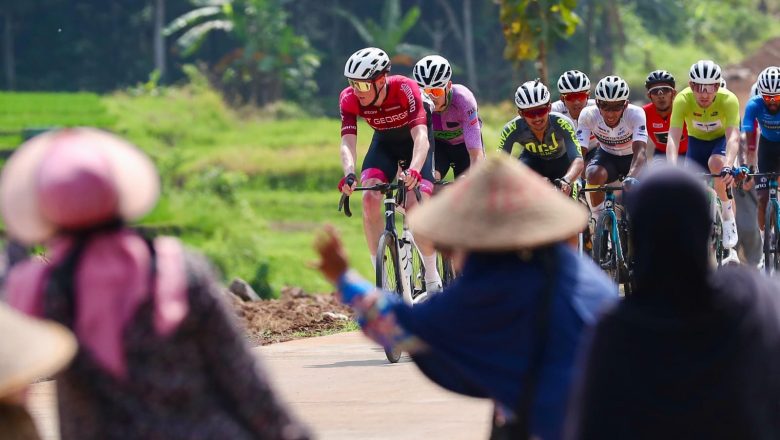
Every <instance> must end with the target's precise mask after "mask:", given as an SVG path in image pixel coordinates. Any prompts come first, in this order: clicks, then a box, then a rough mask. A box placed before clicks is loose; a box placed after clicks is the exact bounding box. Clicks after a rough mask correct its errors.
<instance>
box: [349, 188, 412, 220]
mask: <svg viewBox="0 0 780 440" xmlns="http://www.w3.org/2000/svg"><path fill="white" fill-rule="evenodd" d="M400 188H404V184H403V182H396V183H378V184H376V185H374V186H358V187H356V188H355V191H381V192H382V193H386V192H387V191H390V190H396V189H400ZM413 191H414V197H415V198H416V199H417V201H418V202H421V201H422V194H421V193H420V187H414V189H413ZM342 209H343V210H344V215H346V216H347V217H352V210H351V209H350V207H349V196H348V195H346V194H344V193H341V198H340V199H339V212H340V211H341V210H342Z"/></svg>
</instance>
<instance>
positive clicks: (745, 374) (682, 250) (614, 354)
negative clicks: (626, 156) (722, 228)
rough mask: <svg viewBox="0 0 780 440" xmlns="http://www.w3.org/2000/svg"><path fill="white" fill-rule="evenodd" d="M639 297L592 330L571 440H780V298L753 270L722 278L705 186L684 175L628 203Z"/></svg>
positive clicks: (660, 180) (730, 270) (655, 178)
mask: <svg viewBox="0 0 780 440" xmlns="http://www.w3.org/2000/svg"><path fill="white" fill-rule="evenodd" d="M626 204H627V209H628V213H629V215H630V217H629V218H630V221H631V228H632V236H633V243H634V252H635V263H636V265H635V275H636V277H637V278H636V283H637V289H636V292H635V293H634V294H633V295H631V296H629V297H627V298H626V299H625V300H624V301H623V302H621V303H620V304H619V305H618V306H617V307H616V308H615V309H613V310H612V311H610V312H609V313H608V314H607V315H606V316H605V317H604V318H603V319H601V320H600V321H599V323H598V324H597V326H596V330H595V334H594V337H593V340H592V345H591V347H590V350H589V353H588V357H587V363H586V367H585V372H584V378H583V383H582V386H581V387H580V389H579V390H578V392H577V393H576V394H577V397H576V398H575V399H574V401H575V403H574V414H573V417H572V420H571V423H572V426H571V427H572V436H571V437H572V438H574V439H661V438H675V439H776V438H780V417H778V414H780V375H778V374H777V371H778V370H780V298H779V297H778V286H777V285H776V284H774V283H773V282H770V280H769V279H767V278H764V277H763V276H762V275H761V274H759V273H757V272H756V271H755V270H751V269H748V268H746V267H744V266H743V267H726V268H723V269H721V270H719V271H717V272H715V271H714V268H713V267H712V265H711V263H710V261H711V260H710V259H709V256H708V253H709V236H710V227H711V222H712V219H711V218H710V205H709V200H708V197H707V194H706V191H705V187H704V185H703V183H702V182H701V181H700V180H699V179H697V178H696V177H694V176H692V175H689V174H687V172H686V171H683V170H680V169H668V168H666V169H660V170H657V171H656V172H651V173H650V174H649V175H647V176H646V177H645V178H644V180H643V182H642V183H641V184H640V185H639V186H638V187H637V188H636V191H632V193H631V194H629V195H628V196H627V200H626Z"/></svg>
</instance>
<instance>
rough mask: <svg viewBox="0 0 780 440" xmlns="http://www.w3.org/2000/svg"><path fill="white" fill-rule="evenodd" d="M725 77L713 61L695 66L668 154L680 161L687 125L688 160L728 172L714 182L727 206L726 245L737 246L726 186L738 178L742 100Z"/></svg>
mask: <svg viewBox="0 0 780 440" xmlns="http://www.w3.org/2000/svg"><path fill="white" fill-rule="evenodd" d="M721 79H722V76H721V71H720V66H718V65H717V64H715V62H713V61H710V60H700V61H697V62H696V63H694V64H693V65H692V66H691V69H690V71H689V72H688V80H689V81H688V86H689V87H687V88H685V90H683V91H682V92H680V93H679V94H678V95H677V97H675V98H674V107H673V108H672V120H671V123H670V128H669V138H668V139H667V143H666V157H667V159H668V160H669V161H670V162H671V163H673V164H674V163H677V156H678V151H679V146H680V142H679V139H680V138H681V136H682V129H683V124H684V125H685V126H686V127H687V128H688V153H687V155H686V158H685V160H686V162H688V161H689V162H691V163H696V164H698V165H700V166H701V167H703V168H704V169H705V170H709V171H710V172H712V173H722V174H724V177H723V178H721V179H715V182H714V183H715V191H717V193H718V197H719V198H720V200H721V202H722V206H723V246H724V247H725V248H726V249H733V248H734V246H736V244H737V239H738V235H737V226H736V223H735V221H734V209H733V204H732V201H731V200H730V199H729V198H728V197H727V196H726V188H728V186H729V185H731V184H732V182H733V181H734V178H733V177H732V175H731V170H732V167H733V164H734V161H735V159H736V157H737V153H738V152H739V122H740V121H739V101H738V100H737V96H736V95H734V93H732V92H731V91H729V90H726V89H723V88H721V87H720V81H721Z"/></svg>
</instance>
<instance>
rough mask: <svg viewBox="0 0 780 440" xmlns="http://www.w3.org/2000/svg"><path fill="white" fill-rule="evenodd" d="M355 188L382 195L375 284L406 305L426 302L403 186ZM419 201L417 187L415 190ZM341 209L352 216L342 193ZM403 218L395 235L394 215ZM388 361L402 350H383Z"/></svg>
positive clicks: (397, 357) (405, 192) (418, 250)
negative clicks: (382, 215)
mask: <svg viewBox="0 0 780 440" xmlns="http://www.w3.org/2000/svg"><path fill="white" fill-rule="evenodd" d="M355 191H379V192H381V193H382V194H383V195H384V207H385V229H384V231H383V232H382V235H381V236H380V237H379V245H378V247H377V253H376V287H378V288H380V289H382V290H385V291H387V292H393V293H396V294H397V295H398V296H399V297H400V298H401V299H402V300H403V301H404V302H405V303H406V304H409V305H414V304H417V303H420V302H422V301H425V300H426V299H427V298H428V292H427V291H426V287H425V265H424V264H423V259H422V252H420V249H419V248H418V247H417V243H415V241H414V236H413V235H412V232H411V231H410V230H409V226H408V225H407V223H406V195H407V191H406V187H405V186H404V182H403V181H401V180H399V181H397V182H395V183H380V184H377V185H374V186H368V187H356V188H355ZM414 194H415V196H416V198H417V201H418V202H419V201H420V200H421V199H422V196H421V194H420V190H419V189H418V188H415V189H414ZM342 209H343V211H344V214H345V215H346V216H347V217H352V211H351V210H350V207H349V196H347V195H345V194H342V195H341V200H340V201H339V211H341V210H342ZM396 213H397V214H399V215H401V217H402V218H403V221H402V225H403V227H402V231H401V235H400V236H399V235H398V231H397V228H396V220H395V215H396ZM385 355H386V356H387V360H388V361H390V362H392V363H396V362H398V360H399V359H400V358H401V350H400V349H394V350H387V349H385Z"/></svg>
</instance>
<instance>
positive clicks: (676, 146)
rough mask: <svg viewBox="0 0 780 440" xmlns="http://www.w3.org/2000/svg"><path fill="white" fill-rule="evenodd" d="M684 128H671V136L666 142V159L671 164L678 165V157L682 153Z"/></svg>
mask: <svg viewBox="0 0 780 440" xmlns="http://www.w3.org/2000/svg"><path fill="white" fill-rule="evenodd" d="M682 131H683V130H682V128H680V127H669V136H668V139H667V140H666V159H667V160H668V161H669V163H670V164H672V165H675V164H677V156H678V152H679V151H680V138H681V137H682Z"/></svg>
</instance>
